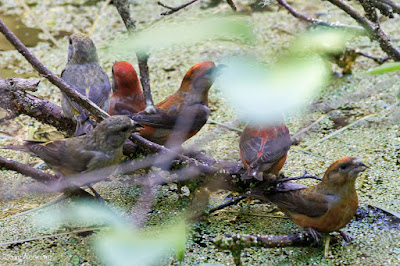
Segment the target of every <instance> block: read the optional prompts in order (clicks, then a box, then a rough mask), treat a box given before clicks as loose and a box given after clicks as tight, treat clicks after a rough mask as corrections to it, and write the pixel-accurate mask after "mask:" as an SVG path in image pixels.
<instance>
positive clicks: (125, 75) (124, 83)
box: [108, 61, 146, 115]
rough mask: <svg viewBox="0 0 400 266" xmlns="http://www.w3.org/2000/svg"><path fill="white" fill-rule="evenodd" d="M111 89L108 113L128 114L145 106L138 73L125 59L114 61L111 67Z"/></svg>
mask: <svg viewBox="0 0 400 266" xmlns="http://www.w3.org/2000/svg"><path fill="white" fill-rule="evenodd" d="M112 89H113V94H112V96H111V100H110V109H109V111H108V113H109V114H110V115H130V114H134V113H137V112H140V111H142V110H144V109H145V108H146V102H145V99H144V96H143V92H142V89H141V88H140V83H139V78H138V75H137V73H136V71H135V69H134V68H133V66H132V65H131V64H130V63H129V62H126V61H120V62H115V63H114V65H113V67H112Z"/></svg>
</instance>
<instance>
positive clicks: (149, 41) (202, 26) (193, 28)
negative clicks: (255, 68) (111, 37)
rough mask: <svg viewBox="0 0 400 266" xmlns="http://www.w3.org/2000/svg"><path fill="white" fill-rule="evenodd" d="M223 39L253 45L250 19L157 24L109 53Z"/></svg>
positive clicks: (197, 20) (115, 45) (229, 18)
mask: <svg viewBox="0 0 400 266" xmlns="http://www.w3.org/2000/svg"><path fill="white" fill-rule="evenodd" d="M205 40H208V41H211V40H224V41H241V42H246V43H253V42H254V41H255V36H254V34H253V31H252V27H251V24H250V23H249V22H248V20H246V19H244V18H242V17H237V16H230V17H210V18H201V19H196V20H188V21H179V23H177V22H163V23H157V24H155V25H153V26H151V27H149V28H146V29H144V30H142V31H139V32H137V33H135V34H134V35H133V36H131V37H130V38H128V39H127V40H125V41H121V40H116V41H115V42H114V43H112V44H111V47H110V50H111V52H112V51H118V53H119V54H121V53H128V54H131V53H132V51H147V50H157V49H162V48H167V47H171V46H179V45H193V44H195V43H197V42H200V41H205Z"/></svg>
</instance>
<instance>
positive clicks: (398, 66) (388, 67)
mask: <svg viewBox="0 0 400 266" xmlns="http://www.w3.org/2000/svg"><path fill="white" fill-rule="evenodd" d="M399 70H400V62H393V63H386V64H383V65H380V66H378V67H376V68H374V69H371V70H369V71H368V72H367V73H368V74H383V73H386V72H392V71H399Z"/></svg>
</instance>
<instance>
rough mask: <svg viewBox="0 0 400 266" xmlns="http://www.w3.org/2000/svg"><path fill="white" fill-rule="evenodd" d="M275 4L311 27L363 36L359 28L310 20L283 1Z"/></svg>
mask: <svg viewBox="0 0 400 266" xmlns="http://www.w3.org/2000/svg"><path fill="white" fill-rule="evenodd" d="M277 2H278V3H279V4H280V5H281V6H283V7H284V8H286V9H287V10H288V11H289V12H290V14H292V15H293V16H294V17H295V18H298V19H300V20H303V21H305V22H308V23H310V24H312V25H319V26H325V27H331V28H344V29H350V30H353V31H356V32H357V33H359V34H365V30H364V29H363V28H361V27H354V26H348V25H342V24H338V23H336V24H333V23H329V22H326V21H323V20H320V19H315V18H310V17H307V16H306V15H303V14H301V13H299V12H297V11H296V10H294V8H293V7H292V6H290V5H289V4H288V3H287V2H286V1H285V0H277Z"/></svg>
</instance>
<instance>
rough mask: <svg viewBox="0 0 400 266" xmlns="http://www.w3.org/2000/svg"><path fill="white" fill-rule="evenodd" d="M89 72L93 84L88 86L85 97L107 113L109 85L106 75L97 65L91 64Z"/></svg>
mask: <svg viewBox="0 0 400 266" xmlns="http://www.w3.org/2000/svg"><path fill="white" fill-rule="evenodd" d="M90 71H91V72H92V73H93V74H92V76H93V82H92V84H90V85H89V91H88V93H87V96H88V97H89V99H90V100H91V101H92V102H94V103H95V104H97V105H98V106H99V107H100V108H101V109H103V110H104V111H106V112H107V111H108V108H109V104H108V103H107V101H109V99H110V92H111V85H110V80H109V79H108V76H107V74H106V73H105V72H104V71H103V69H102V68H101V67H100V66H99V65H98V64H93V65H92V68H91V69H90Z"/></svg>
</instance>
